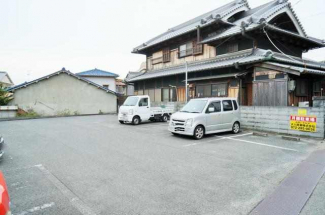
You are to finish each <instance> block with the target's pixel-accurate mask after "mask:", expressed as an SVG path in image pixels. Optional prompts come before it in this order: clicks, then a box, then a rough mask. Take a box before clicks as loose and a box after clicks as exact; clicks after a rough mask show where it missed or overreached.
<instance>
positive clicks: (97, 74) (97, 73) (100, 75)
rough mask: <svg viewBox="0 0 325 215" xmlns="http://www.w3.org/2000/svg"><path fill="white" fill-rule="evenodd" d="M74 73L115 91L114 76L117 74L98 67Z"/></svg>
mask: <svg viewBox="0 0 325 215" xmlns="http://www.w3.org/2000/svg"><path fill="white" fill-rule="evenodd" d="M76 75H78V76H81V77H83V78H85V79H88V80H89V81H92V82H94V83H96V84H98V85H101V86H103V87H106V88H108V89H110V90H112V91H114V92H116V80H115V79H116V78H117V77H118V76H119V75H117V74H115V73H112V72H107V71H104V70H100V69H96V68H95V69H92V70H88V71H84V72H79V73H76Z"/></svg>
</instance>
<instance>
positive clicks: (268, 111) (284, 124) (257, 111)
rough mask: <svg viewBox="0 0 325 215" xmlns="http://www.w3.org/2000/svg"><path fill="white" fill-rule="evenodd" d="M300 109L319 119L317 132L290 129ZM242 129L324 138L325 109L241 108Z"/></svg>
mask: <svg viewBox="0 0 325 215" xmlns="http://www.w3.org/2000/svg"><path fill="white" fill-rule="evenodd" d="M298 109H306V110H307V115H308V116H315V117H317V125H316V132H303V131H296V130H291V129H290V116H291V115H296V116H297V115H298ZM240 110H241V111H240V112H241V125H242V128H247V129H253V130H259V131H267V132H275V133H280V134H289V135H298V136H307V137H316V138H324V115H325V108H323V107H322V108H298V107H259V106H251V107H248V106H241V107H240Z"/></svg>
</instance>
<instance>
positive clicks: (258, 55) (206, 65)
mask: <svg viewBox="0 0 325 215" xmlns="http://www.w3.org/2000/svg"><path fill="white" fill-rule="evenodd" d="M271 53H272V52H271V51H268V50H261V49H255V50H254V51H253V50H252V49H248V50H244V51H240V52H235V53H231V54H224V55H219V56H217V57H215V58H211V59H208V60H202V61H195V62H190V63H188V65H187V72H189V73H190V72H198V71H204V70H211V69H218V68H227V67H232V66H235V65H236V64H237V66H240V65H246V64H250V63H255V62H260V61H263V60H265V59H268V58H269V57H270V56H269V55H270V54H271ZM185 72H186V67H185V64H182V65H178V66H172V67H166V68H163V69H159V70H153V71H148V72H146V73H144V74H142V75H140V76H137V77H134V78H131V79H129V80H128V82H133V81H140V80H146V79H151V78H158V77H164V76H171V75H178V74H184V73H185Z"/></svg>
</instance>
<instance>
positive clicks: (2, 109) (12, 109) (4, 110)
mask: <svg viewBox="0 0 325 215" xmlns="http://www.w3.org/2000/svg"><path fill="white" fill-rule="evenodd" d="M17 112H18V107H17V106H0V119H6V118H15V117H17Z"/></svg>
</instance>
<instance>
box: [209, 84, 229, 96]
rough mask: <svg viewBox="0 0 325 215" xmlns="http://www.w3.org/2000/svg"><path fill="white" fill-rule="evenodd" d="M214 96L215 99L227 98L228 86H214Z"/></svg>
mask: <svg viewBox="0 0 325 215" xmlns="http://www.w3.org/2000/svg"><path fill="white" fill-rule="evenodd" d="M212 96H215V97H222V96H227V84H213V85H212Z"/></svg>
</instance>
